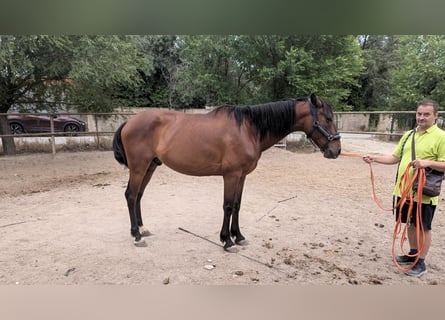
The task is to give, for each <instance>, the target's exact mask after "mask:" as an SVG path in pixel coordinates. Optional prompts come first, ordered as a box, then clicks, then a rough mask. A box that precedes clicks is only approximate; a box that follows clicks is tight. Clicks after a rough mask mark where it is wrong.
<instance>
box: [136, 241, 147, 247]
mask: <svg viewBox="0 0 445 320" xmlns="http://www.w3.org/2000/svg"><path fill="white" fill-rule="evenodd" d="M133 244H134V245H135V246H136V247H138V248H139V247H146V246H147V242H145V240H139V241H136V240H134V242H133Z"/></svg>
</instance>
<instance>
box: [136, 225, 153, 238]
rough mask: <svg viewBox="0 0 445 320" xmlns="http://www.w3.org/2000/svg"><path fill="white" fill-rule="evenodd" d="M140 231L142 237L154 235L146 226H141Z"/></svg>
mask: <svg viewBox="0 0 445 320" xmlns="http://www.w3.org/2000/svg"><path fill="white" fill-rule="evenodd" d="M139 233H140V234H141V237H149V236H151V235H152V233H151V232H150V231H149V230H148V229H145V228H144V227H139Z"/></svg>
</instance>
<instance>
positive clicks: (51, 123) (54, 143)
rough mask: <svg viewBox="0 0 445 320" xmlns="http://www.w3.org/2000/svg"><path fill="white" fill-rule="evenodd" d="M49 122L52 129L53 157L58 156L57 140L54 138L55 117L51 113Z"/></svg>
mask: <svg viewBox="0 0 445 320" xmlns="http://www.w3.org/2000/svg"><path fill="white" fill-rule="evenodd" d="M49 122H50V127H51V151H52V155H53V157H55V156H56V138H55V137H54V115H53V114H52V113H51V114H50V115H49Z"/></svg>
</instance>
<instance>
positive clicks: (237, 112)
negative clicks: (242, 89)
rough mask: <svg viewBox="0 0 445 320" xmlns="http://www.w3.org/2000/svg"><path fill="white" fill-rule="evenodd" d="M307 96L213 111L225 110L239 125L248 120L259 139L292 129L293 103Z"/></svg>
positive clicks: (293, 122)
mask: <svg viewBox="0 0 445 320" xmlns="http://www.w3.org/2000/svg"><path fill="white" fill-rule="evenodd" d="M303 100H307V98H297V99H289V100H283V101H277V102H271V103H265V104H259V105H254V106H231V105H226V106H221V107H218V108H217V109H215V112H216V113H217V112H220V111H225V112H226V113H227V115H228V116H229V117H235V120H236V122H237V124H238V126H239V127H241V125H242V124H243V122H244V121H250V123H251V124H252V125H253V126H254V128H255V130H256V133H257V134H258V135H259V137H260V140H261V141H262V140H264V139H265V138H266V137H267V135H271V136H273V137H283V136H285V135H287V134H289V133H290V132H291V131H292V127H293V125H294V124H295V120H296V117H295V103H296V102H297V101H303Z"/></svg>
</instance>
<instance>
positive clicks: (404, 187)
mask: <svg viewBox="0 0 445 320" xmlns="http://www.w3.org/2000/svg"><path fill="white" fill-rule="evenodd" d="M341 155H342V156H345V157H352V158H363V156H362V155H360V154H357V153H343V152H342V153H341ZM412 165H413V163H412V161H411V162H410V163H409V164H408V166H407V167H406V169H405V171H404V172H403V174H402V176H401V178H400V182H399V189H400V200H399V201H398V202H397V203H396V204H395V206H394V207H392V208H384V207H383V205H382V203H381V201H380V200H379V198H378V197H377V193H376V191H375V179H374V170H373V166H372V163H369V171H370V177H371V186H372V197H373V199H374V202H375V203H376V204H377V206H378V207H379V208H380V209H382V210H384V211H392V212H393V211H394V210H399V214H398V216H397V219H396V222H395V225H394V231H393V240H392V250H391V253H392V259H393V261H394V264H395V265H396V266H397V268H398V269H400V270H401V271H403V272H406V271H408V270H410V269H412V268H413V267H414V266H415V265H416V263H417V261H419V258H420V254H421V253H422V251H423V249H424V247H425V230H424V229H423V224H422V193H423V186H424V185H425V181H426V177H425V168H416V169H415V170H414V173H413V175H412V177H410V175H409V171H410V169H411V167H412ZM416 179H418V188H417V192H416V193H415V195H414V196H413V195H412V194H411V188H412V186H413V184H414V181H415V180H416ZM414 200H416V202H417V206H416V212H415V215H416V221H417V223H416V242H417V248H418V249H417V253H416V254H409V253H406V251H405V250H404V244H405V240H406V238H407V232H408V222H409V221H410V218H411V216H412V214H413V212H412V211H413V202H414ZM405 204H408V212H407V217H406V222H407V223H405V226H404V227H403V228H402V208H403V206H404V205H405ZM400 234H401V235H400ZM399 235H400V250H401V252H402V254H404V255H407V256H409V257H415V261H414V262H413V263H412V264H410V265H409V266H407V267H403V266H401V265H400V264H399V263H398V262H397V259H396V250H395V248H396V242H397V238H398V236H399Z"/></svg>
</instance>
